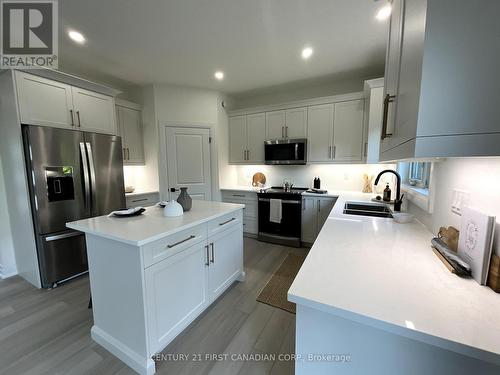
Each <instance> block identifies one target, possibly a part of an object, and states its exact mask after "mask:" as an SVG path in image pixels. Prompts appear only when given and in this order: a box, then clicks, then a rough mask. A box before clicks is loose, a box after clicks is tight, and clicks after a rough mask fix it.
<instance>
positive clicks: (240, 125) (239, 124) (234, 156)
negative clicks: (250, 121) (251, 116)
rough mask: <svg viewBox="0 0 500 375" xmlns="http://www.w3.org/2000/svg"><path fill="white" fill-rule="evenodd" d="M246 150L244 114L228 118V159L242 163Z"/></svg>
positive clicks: (244, 159)
mask: <svg viewBox="0 0 500 375" xmlns="http://www.w3.org/2000/svg"><path fill="white" fill-rule="evenodd" d="M246 151H247V122H246V116H234V117H230V118H229V161H230V162H231V163H244V162H245V161H246Z"/></svg>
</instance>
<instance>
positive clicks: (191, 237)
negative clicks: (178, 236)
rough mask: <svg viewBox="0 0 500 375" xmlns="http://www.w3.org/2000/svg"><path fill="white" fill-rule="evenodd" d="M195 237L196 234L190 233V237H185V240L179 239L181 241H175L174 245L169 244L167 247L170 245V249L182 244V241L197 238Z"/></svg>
mask: <svg viewBox="0 0 500 375" xmlns="http://www.w3.org/2000/svg"><path fill="white" fill-rule="evenodd" d="M195 237H196V236H193V235H190V236H189V237H188V238H185V239H183V240H181V241H179V242H176V243H174V244H172V245H167V247H168V248H169V249H171V248H172V247H175V246H178V245H180V244H182V243H184V242H186V241H189V240H192V239H193V238H195Z"/></svg>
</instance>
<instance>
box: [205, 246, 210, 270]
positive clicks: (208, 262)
mask: <svg viewBox="0 0 500 375" xmlns="http://www.w3.org/2000/svg"><path fill="white" fill-rule="evenodd" d="M205 250H206V255H207V261H206V262H205V266H210V254H209V253H208V245H205Z"/></svg>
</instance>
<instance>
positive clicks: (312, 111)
mask: <svg viewBox="0 0 500 375" xmlns="http://www.w3.org/2000/svg"><path fill="white" fill-rule="evenodd" d="M307 116H308V126H307V139H308V141H309V146H310V147H308V152H309V157H308V160H309V161H313V162H328V161H331V159H332V147H333V145H332V139H333V104H322V105H315V106H311V107H309V109H308V115H307ZM313 146H314V147H313Z"/></svg>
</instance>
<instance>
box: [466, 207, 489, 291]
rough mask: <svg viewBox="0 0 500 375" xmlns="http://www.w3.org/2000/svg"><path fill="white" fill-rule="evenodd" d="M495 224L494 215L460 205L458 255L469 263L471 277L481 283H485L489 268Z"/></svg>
mask: <svg viewBox="0 0 500 375" xmlns="http://www.w3.org/2000/svg"><path fill="white" fill-rule="evenodd" d="M495 224H496V219H495V216H489V215H486V214H484V213H482V212H479V211H476V210H473V209H472V208H469V207H462V220H461V226H460V236H459V238H458V256H459V257H460V258H462V259H463V260H464V261H466V262H467V263H469V264H470V266H471V268H472V277H473V278H474V280H476V281H477V282H478V283H479V284H481V285H484V284H486V279H487V276H488V271H489V269H490V259H491V249H492V246H493V234H494V230H495Z"/></svg>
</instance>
